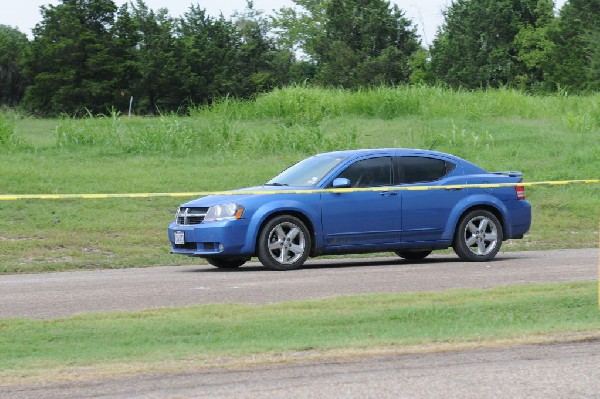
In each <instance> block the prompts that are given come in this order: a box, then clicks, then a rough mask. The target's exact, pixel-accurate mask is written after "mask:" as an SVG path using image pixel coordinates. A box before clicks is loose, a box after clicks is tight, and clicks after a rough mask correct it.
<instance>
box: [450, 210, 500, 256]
mask: <svg viewBox="0 0 600 399" xmlns="http://www.w3.org/2000/svg"><path fill="white" fill-rule="evenodd" d="M503 238H504V232H503V231H502V224H501V223H500V221H499V220H498V218H497V217H496V216H494V214H493V213H491V212H489V211H486V210H483V209H475V210H473V211H470V212H468V213H467V214H465V215H464V216H463V217H462V218H461V219H460V222H459V223H458V226H457V227H456V232H455V234H454V244H453V248H454V252H456V254H457V255H458V256H459V257H460V258H461V259H463V260H468V261H472V262H485V261H488V260H490V259H493V258H494V257H495V256H496V254H497V253H498V251H499V250H500V247H501V246H502V240H503Z"/></svg>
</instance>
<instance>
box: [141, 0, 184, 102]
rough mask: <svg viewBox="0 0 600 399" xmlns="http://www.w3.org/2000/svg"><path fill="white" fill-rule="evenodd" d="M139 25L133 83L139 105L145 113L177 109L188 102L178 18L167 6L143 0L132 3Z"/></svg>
mask: <svg viewBox="0 0 600 399" xmlns="http://www.w3.org/2000/svg"><path fill="white" fill-rule="evenodd" d="M132 19H133V24H134V25H135V27H136V28H137V33H136V38H137V39H138V42H137V44H136V57H135V59H136V68H137V71H136V75H137V79H135V80H134V81H133V82H132V84H131V85H130V91H131V93H132V95H133V96H134V97H135V98H136V99H137V108H138V109H139V110H144V111H146V112H152V113H155V112H161V111H165V110H173V109H178V107H180V106H181V105H182V104H183V102H184V101H185V95H186V92H185V89H184V85H183V82H182V73H184V71H183V64H182V63H183V61H182V54H181V46H180V45H179V43H178V42H177V40H176V38H175V35H174V32H175V28H176V20H175V19H173V18H172V17H171V16H170V15H169V12H168V10H167V9H166V8H161V9H159V10H158V11H156V12H155V11H154V10H152V9H150V8H149V7H148V6H147V5H146V4H145V3H144V2H143V1H142V0H137V2H136V3H135V4H134V5H133V6H132Z"/></svg>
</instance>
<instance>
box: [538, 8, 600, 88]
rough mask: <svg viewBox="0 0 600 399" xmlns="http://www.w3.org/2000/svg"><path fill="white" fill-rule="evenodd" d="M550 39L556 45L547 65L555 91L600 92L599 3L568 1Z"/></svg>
mask: <svg viewBox="0 0 600 399" xmlns="http://www.w3.org/2000/svg"><path fill="white" fill-rule="evenodd" d="M549 36H550V38H551V39H552V41H553V43H554V48H553V51H552V53H551V56H550V65H549V66H548V68H547V70H548V78H547V80H548V83H549V84H550V85H552V88H553V89H561V90H569V91H586V90H598V89H600V72H599V71H600V68H599V66H600V0H569V1H567V2H566V3H565V5H564V6H563V7H562V9H561V10H560V17H559V18H558V20H557V23H556V24H555V25H554V27H553V29H552V30H551V31H550V32H549Z"/></svg>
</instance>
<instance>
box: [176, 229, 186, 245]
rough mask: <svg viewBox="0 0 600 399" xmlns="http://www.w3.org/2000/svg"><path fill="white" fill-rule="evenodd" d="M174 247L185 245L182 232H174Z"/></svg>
mask: <svg viewBox="0 0 600 399" xmlns="http://www.w3.org/2000/svg"><path fill="white" fill-rule="evenodd" d="M174 236H175V245H182V244H185V234H184V233H183V231H176V232H175V234H174Z"/></svg>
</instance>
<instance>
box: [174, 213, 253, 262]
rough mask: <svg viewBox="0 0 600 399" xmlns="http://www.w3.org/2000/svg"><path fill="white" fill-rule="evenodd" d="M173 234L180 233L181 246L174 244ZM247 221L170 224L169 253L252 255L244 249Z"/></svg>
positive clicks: (248, 250)
mask: <svg viewBox="0 0 600 399" xmlns="http://www.w3.org/2000/svg"><path fill="white" fill-rule="evenodd" d="M175 232H182V233H183V236H184V243H183V244H175ZM247 232H248V221H247V220H244V219H238V220H228V221H222V222H209V223H200V224H195V225H180V224H177V223H175V222H172V223H171V224H170V225H169V230H168V235H169V241H170V242H171V247H172V250H171V253H174V254H180V255H188V256H219V255H252V252H253V248H250V249H246V248H245V247H246V236H247Z"/></svg>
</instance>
